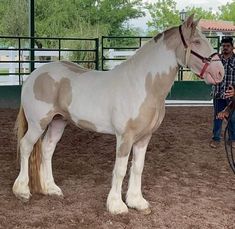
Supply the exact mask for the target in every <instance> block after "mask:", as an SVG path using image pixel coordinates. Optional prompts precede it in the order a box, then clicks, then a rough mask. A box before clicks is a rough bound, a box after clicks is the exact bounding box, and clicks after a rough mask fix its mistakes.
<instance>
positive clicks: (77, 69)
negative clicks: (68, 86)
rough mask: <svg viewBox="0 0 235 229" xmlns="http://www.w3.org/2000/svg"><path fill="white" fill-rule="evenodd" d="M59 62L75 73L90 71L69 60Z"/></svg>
mask: <svg viewBox="0 0 235 229" xmlns="http://www.w3.org/2000/svg"><path fill="white" fill-rule="evenodd" d="M61 64H62V65H63V66H65V67H66V68H68V69H69V71H71V72H75V73H80V74H82V73H85V72H88V71H90V69H87V68H83V67H81V66H79V65H78V64H75V63H73V62H69V61H61Z"/></svg>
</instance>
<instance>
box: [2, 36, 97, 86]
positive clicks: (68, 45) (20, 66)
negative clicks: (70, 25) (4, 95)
mask: <svg viewBox="0 0 235 229" xmlns="http://www.w3.org/2000/svg"><path fill="white" fill-rule="evenodd" d="M30 39H34V41H35V44H37V47H36V45H35V48H33V49H31V48H29V44H30V42H29V41H30ZM0 45H2V46H3V45H5V46H7V45H8V46H10V47H2V48H0V85H19V84H22V82H23V81H24V80H25V79H26V78H27V76H28V75H29V74H30V72H31V71H32V70H34V69H35V68H38V67H39V66H41V65H43V64H46V63H49V62H51V61H57V60H69V61H73V62H75V63H79V64H82V65H84V66H85V67H88V68H93V69H99V39H98V38H91V39H89V38H71V37H69V38H57V37H52V38H44V37H35V38H32V37H23V36H22V37H13V36H0Z"/></svg>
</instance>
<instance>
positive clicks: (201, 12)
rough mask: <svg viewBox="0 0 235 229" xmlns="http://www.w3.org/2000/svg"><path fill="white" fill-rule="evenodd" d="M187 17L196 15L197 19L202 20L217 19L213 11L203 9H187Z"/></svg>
mask: <svg viewBox="0 0 235 229" xmlns="http://www.w3.org/2000/svg"><path fill="white" fill-rule="evenodd" d="M186 12H187V15H191V14H192V13H194V15H195V18H202V19H211V20H215V19H216V14H214V13H213V12H212V11H210V10H209V11H208V10H205V9H203V8H202V7H189V6H187V7H186Z"/></svg>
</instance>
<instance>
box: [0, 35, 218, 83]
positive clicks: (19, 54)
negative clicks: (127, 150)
mask: <svg viewBox="0 0 235 229" xmlns="http://www.w3.org/2000/svg"><path fill="white" fill-rule="evenodd" d="M207 38H208V39H209V41H210V42H211V44H212V46H213V47H214V49H215V50H216V51H217V52H218V51H219V44H220V39H221V38H220V37H219V36H207ZM149 39H151V37H147V36H137V37H134V36H131V37H129V36H122V37H110V36H103V37H102V38H101V40H99V39H98V38H72V37H68V38H60V37H52V38H45V37H26V36H22V37H16V36H15V37H13V36H0V47H1V46H2V48H0V85H4V84H8V85H11V84H15V85H17V84H22V82H23V81H24V80H25V79H26V78H27V76H28V75H29V74H30V72H31V71H32V70H33V69H34V68H38V67H39V66H41V65H43V64H45V63H48V62H51V61H57V60H69V61H73V62H75V63H79V64H82V65H84V67H88V68H93V69H97V70H98V69H99V62H100V63H101V67H100V69H101V70H103V71H106V70H110V69H112V68H114V67H115V66H116V65H117V64H120V63H121V62H122V61H124V60H126V59H127V58H128V57H130V56H131V55H133V54H134V53H135V52H136V50H137V49H139V48H140V47H141V46H142V45H144V43H146V42H147V41H148V40H149ZM30 40H33V41H34V43H35V44H36V45H37V46H36V45H35V48H33V49H31V48H29V47H30ZM3 45H5V46H3ZM99 50H100V52H101V55H100V56H101V58H100V59H99ZM190 74H191V75H192V73H189V70H188V69H184V68H180V70H179V72H178V76H177V80H179V81H181V80H187V77H188V75H190ZM190 77H191V76H190ZM189 79H191V78H189Z"/></svg>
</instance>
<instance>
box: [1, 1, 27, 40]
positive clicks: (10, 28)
mask: <svg viewBox="0 0 235 229" xmlns="http://www.w3.org/2000/svg"><path fill="white" fill-rule="evenodd" d="M0 13H1V19H0V32H1V34H4V35H11V36H20V35H21V36H22V35H27V34H28V0H14V1H13V0H10V1H5V0H0Z"/></svg>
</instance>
